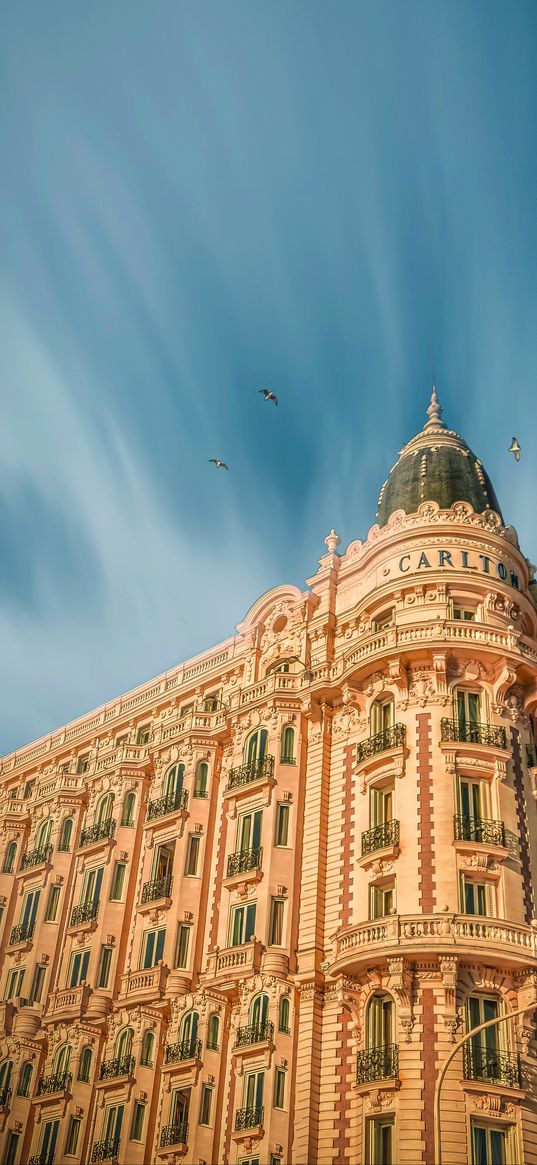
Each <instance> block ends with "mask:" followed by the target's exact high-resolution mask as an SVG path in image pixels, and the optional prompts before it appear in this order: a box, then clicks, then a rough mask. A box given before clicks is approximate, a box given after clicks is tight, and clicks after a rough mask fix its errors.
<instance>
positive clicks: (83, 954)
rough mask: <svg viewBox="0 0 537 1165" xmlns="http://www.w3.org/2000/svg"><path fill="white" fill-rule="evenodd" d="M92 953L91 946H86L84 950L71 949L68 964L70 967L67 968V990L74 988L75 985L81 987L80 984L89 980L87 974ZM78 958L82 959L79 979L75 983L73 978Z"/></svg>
mask: <svg viewBox="0 0 537 1165" xmlns="http://www.w3.org/2000/svg"><path fill="white" fill-rule="evenodd" d="M90 955H91V947H85V948H84V950H82V951H71V955H70V957H69V964H68V968H67V984H66V989H67V990H68V989H72V990H74V988H75V987H80V985H81V984H82V983H84V982H87V979H86V975H87V973H88V969H89V961H90ZM77 959H80V967H79V972H78V975H77V981H76V983H75V982H73V981H72V980H73V976H74V968H75V963H76V960H77ZM84 960H86V961H85V965H84ZM83 967H84V970H83V971H82V968H83Z"/></svg>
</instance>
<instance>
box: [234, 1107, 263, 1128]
mask: <svg viewBox="0 0 537 1165" xmlns="http://www.w3.org/2000/svg"><path fill="white" fill-rule="evenodd" d="M264 1115H265V1109H264V1107H263V1105H262V1104H258V1105H257V1108H238V1109H237V1111H236V1113H235V1128H236V1130H237V1132H238V1131H240V1129H255V1128H257V1125H262V1124H263V1117H264Z"/></svg>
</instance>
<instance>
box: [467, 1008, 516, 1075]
mask: <svg viewBox="0 0 537 1165" xmlns="http://www.w3.org/2000/svg"><path fill="white" fill-rule="evenodd" d="M502 1010H503V1009H502V1005H501V1001H500V999H499V998H498V997H497V996H494V995H493V996H490V995H469V996H468V999H467V1000H466V1030H467V1031H471V1030H472V1028H474V1027H477V1026H478V1025H479V1024H481V1023H486V1022H487V1020H491V1019H497V1018H498V1017H499V1016H500V1015H501V1013H502ZM506 1028H507V1025H506V1024H501V1025H500V1026H499V1027H497V1026H493V1027H489V1028H485V1029H484V1030H483V1031H480V1032H477V1033H476V1035H475V1036H472V1038H471V1040H468V1043H467V1044H466V1052H465V1067H464V1074H465V1076H466V1077H467V1079H469V1080H487V1081H501V1079H502V1069H501V1064H500V1053H501V1052H502V1051H506V1049H507V1040H508V1037H509V1032H508V1031H507V1030H506Z"/></svg>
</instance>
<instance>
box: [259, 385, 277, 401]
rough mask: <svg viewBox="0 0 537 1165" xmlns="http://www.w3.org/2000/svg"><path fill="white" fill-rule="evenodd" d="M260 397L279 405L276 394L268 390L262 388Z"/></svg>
mask: <svg viewBox="0 0 537 1165" xmlns="http://www.w3.org/2000/svg"><path fill="white" fill-rule="evenodd" d="M259 395H260V396H264V398H265V400H271V401H273V402H274V404H275V405H277V404H278V397H277V396H276V393H275V392H271V391H270V389H268V388H260V389H259Z"/></svg>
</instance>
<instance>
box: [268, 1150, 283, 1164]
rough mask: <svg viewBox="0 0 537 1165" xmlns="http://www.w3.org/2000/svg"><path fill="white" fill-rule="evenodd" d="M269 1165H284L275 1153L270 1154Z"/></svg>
mask: <svg viewBox="0 0 537 1165" xmlns="http://www.w3.org/2000/svg"><path fill="white" fill-rule="evenodd" d="M269 1165H282V1159H281V1157H277V1156H276V1154H275V1153H271V1154H270V1158H269Z"/></svg>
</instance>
